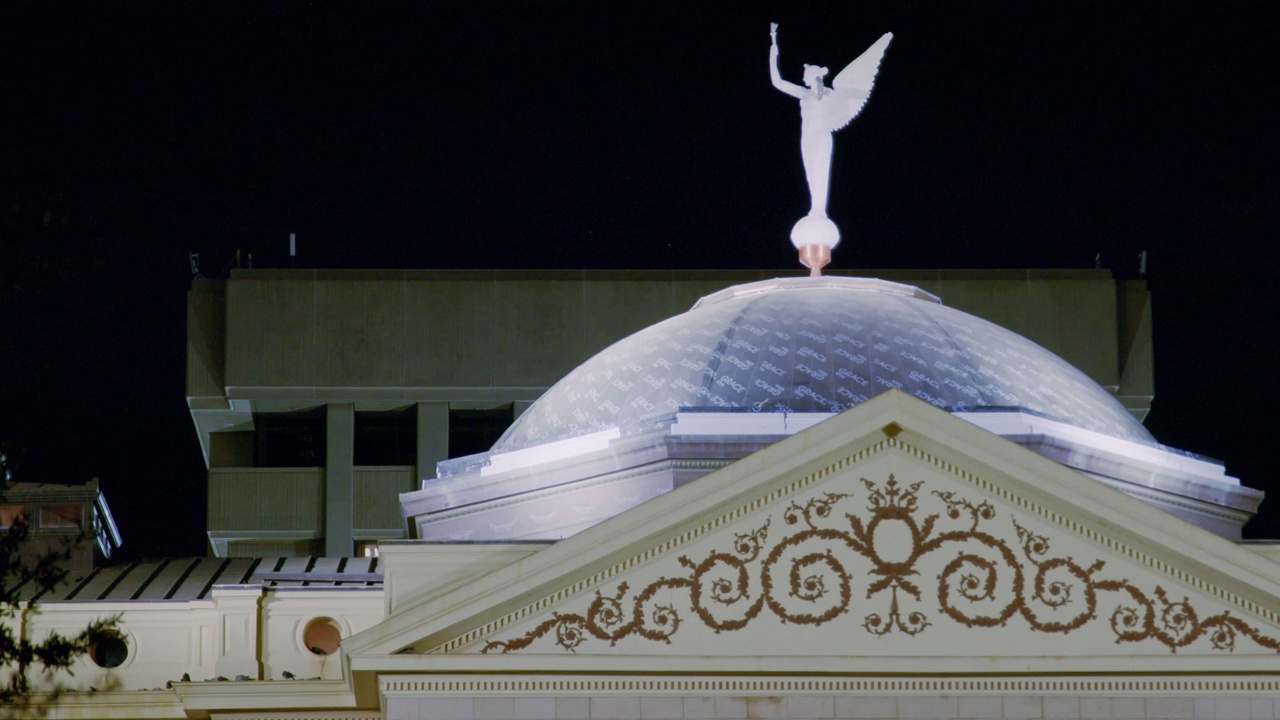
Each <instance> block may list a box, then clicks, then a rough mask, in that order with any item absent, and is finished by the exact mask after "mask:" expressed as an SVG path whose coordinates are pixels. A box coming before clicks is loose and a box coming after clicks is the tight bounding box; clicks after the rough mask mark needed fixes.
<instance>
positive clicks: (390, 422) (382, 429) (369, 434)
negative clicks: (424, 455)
mask: <svg viewBox="0 0 1280 720" xmlns="http://www.w3.org/2000/svg"><path fill="white" fill-rule="evenodd" d="M355 415H356V416H355V448H354V450H355V464H356V465H413V464H414V463H416V462H417V461H418V448H417V444H418V411H417V408H416V407H410V408H408V409H406V410H396V411H392V412H358V413H356V414H355Z"/></svg>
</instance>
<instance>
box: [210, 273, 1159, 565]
mask: <svg viewBox="0 0 1280 720" xmlns="http://www.w3.org/2000/svg"><path fill="white" fill-rule="evenodd" d="M776 274H777V273H776V272H774V271H496V270H495V271H413V270H407V271H402V270H396V271H339V270H335V271H325V270H235V271H233V273H232V275H231V278H230V279H229V280H222V281H203V280H197V281H196V282H195V283H194V285H193V287H192V290H191V293H190V295H189V300H188V358H187V396H188V406H189V407H190V409H191V413H192V419H193V421H194V424H195V427H196V432H197V437H198V439H199V440H200V445H201V449H202V451H203V453H204V457H205V460H206V463H207V465H208V468H209V489H208V517H207V529H208V535H209V539H210V553H211V554H213V555H218V556H233V555H234V556H255V555H257V556H262V555H293V556H301V555H311V554H328V555H335V556H336V555H349V554H352V553H362V552H368V551H369V548H370V547H371V546H372V545H374V544H376V543H377V542H378V541H379V540H386V539H394V538H402V537H406V533H407V531H408V530H409V529H407V528H406V524H405V520H404V518H403V517H402V514H401V512H402V510H401V506H400V504H399V503H398V502H397V500H396V497H397V495H398V494H399V493H406V492H410V491H416V490H419V489H421V488H422V487H423V486H424V485H423V482H424V481H426V480H428V479H430V478H434V477H435V476H436V466H437V464H438V463H440V462H442V461H446V460H449V459H451V458H454V459H456V458H458V457H462V456H467V455H473V454H476V453H482V452H485V451H487V450H489V448H490V446H491V445H492V444H493V443H494V442H495V441H496V440H497V439H498V438H499V436H500V435H501V434H502V433H503V432H504V431H505V430H506V429H507V427H508V426H509V425H510V424H511V423H512V421H513V420H514V419H515V418H516V417H519V416H521V415H522V414H523V412H524V410H525V409H526V408H527V407H528V406H529V405H530V404H531V403H532V402H533V401H534V400H536V399H537V398H538V397H539V396H541V395H542V394H543V392H545V391H546V390H547V389H548V388H550V387H551V386H552V385H554V384H555V383H556V382H557V381H558V380H560V379H561V378H562V377H564V376H565V375H567V374H569V373H570V372H571V371H573V370H574V368H576V367H578V366H579V365H581V364H582V363H583V362H585V361H586V360H588V359H589V358H590V357H592V356H593V355H594V354H596V353H597V352H599V351H600V350H602V349H604V348H606V347H608V346H609V345H610V344H612V343H614V342H616V341H617V340H619V339H621V338H623V337H626V336H627V335H629V334H631V333H634V332H637V331H640V330H643V329H645V328H647V327H649V326H651V325H654V324H656V323H659V322H661V321H663V320H666V319H667V318H670V317H672V316H675V315H677V314H679V313H682V312H684V311H685V310H688V309H689V308H690V307H691V306H692V305H693V304H694V303H695V302H697V301H698V300H699V299H700V298H702V297H704V296H708V295H712V294H714V293H716V292H719V291H721V290H724V289H725V288H726V287H729V286H733V285H737V284H742V283H750V282H757V281H761V280H764V279H766V278H769V277H773V276H774V275H776ZM793 274H794V275H799V273H798V272H797V273H793ZM862 274H866V273H862ZM876 274H877V275H879V276H880V277H882V278H884V279H886V280H889V281H895V282H901V283H909V284H911V285H914V286H918V287H919V288H921V289H922V291H923V292H926V293H930V294H933V295H937V296H940V297H942V298H944V299H945V300H946V302H947V307H948V308H952V309H955V310H962V311H965V312H968V313H971V314H973V315H976V316H979V317H982V318H985V319H987V320H989V321H991V322H994V323H996V324H998V325H1000V326H1001V327H1003V328H1005V329H1007V330H1010V331H1012V332H1015V333H1017V334H1018V335H1021V336H1023V337H1026V338H1029V339H1030V340H1032V341H1034V342H1035V343H1037V344H1039V345H1041V346H1043V347H1044V348H1046V349H1048V350H1050V351H1052V352H1053V353H1054V354H1056V355H1057V356H1059V357H1062V358H1063V359H1065V360H1067V361H1068V362H1069V363H1071V364H1072V365H1074V366H1075V367H1077V368H1079V369H1080V370H1081V371H1082V372H1084V373H1085V374H1086V375H1088V376H1089V378H1091V379H1092V380H1093V381H1094V382H1096V383H1098V384H1099V385H1101V386H1102V387H1103V388H1104V389H1105V390H1106V392H1107V393H1108V394H1114V395H1115V396H1116V397H1117V398H1118V399H1119V400H1120V401H1121V403H1122V404H1123V405H1124V406H1125V407H1126V408H1127V409H1128V410H1129V412H1130V413H1132V414H1133V415H1134V417H1135V418H1139V419H1140V418H1142V417H1144V416H1145V414H1146V412H1147V409H1148V408H1149V407H1150V402H1151V398H1152V396H1153V395H1154V389H1153V388H1154V376H1153V372H1152V346H1151V314H1150V296H1149V293H1148V291H1147V289H1146V287H1145V284H1144V283H1142V282H1141V281H1127V280H1115V279H1113V278H1112V277H1111V275H1110V273H1109V272H1107V271H1099V270H897V271H883V270H882V271H877V272H876ZM783 275H788V273H783ZM428 485H429V483H428Z"/></svg>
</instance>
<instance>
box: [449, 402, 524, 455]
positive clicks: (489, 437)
mask: <svg viewBox="0 0 1280 720" xmlns="http://www.w3.org/2000/svg"><path fill="white" fill-rule="evenodd" d="M513 422H515V405H514V404H513V403H508V404H506V405H503V406H502V407H496V408H493V409H491V410H450V411H449V459H450V460H452V459H454V458H460V457H465V456H467V455H475V454H477V453H482V452H488V451H489V448H491V447H493V444H494V443H496V442H498V438H500V437H502V433H504V432H506V431H507V428H509V427H511V423H513Z"/></svg>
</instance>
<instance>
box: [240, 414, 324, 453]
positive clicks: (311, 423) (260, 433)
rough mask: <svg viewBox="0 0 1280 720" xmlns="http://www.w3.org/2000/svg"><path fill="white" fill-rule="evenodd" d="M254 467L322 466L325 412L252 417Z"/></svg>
mask: <svg viewBox="0 0 1280 720" xmlns="http://www.w3.org/2000/svg"><path fill="white" fill-rule="evenodd" d="M253 427H254V431H255V432H254V436H253V464H254V466H255V467H323V466H324V449H325V448H324V441H325V409H324V408H323V407H319V408H316V409H314V410H303V411H299V412H288V413H261V414H258V415H255V416H254V418H253Z"/></svg>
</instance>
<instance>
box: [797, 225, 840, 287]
mask: <svg viewBox="0 0 1280 720" xmlns="http://www.w3.org/2000/svg"><path fill="white" fill-rule="evenodd" d="M791 244H792V245H795V246H796V249H797V250H799V251H800V264H802V265H804V266H805V267H807V268H809V274H810V275H812V276H817V275H821V274H822V268H823V267H824V266H825V265H826V264H827V263H829V262H831V249H832V248H834V247H835V246H836V245H838V244H840V229H839V228H837V227H836V224H835V223H833V222H831V218H828V217H827V216H825V215H805V216H804V217H802V218H800V222H798V223H796V225H795V227H793V228H791Z"/></svg>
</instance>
